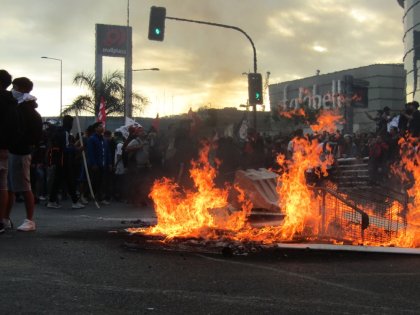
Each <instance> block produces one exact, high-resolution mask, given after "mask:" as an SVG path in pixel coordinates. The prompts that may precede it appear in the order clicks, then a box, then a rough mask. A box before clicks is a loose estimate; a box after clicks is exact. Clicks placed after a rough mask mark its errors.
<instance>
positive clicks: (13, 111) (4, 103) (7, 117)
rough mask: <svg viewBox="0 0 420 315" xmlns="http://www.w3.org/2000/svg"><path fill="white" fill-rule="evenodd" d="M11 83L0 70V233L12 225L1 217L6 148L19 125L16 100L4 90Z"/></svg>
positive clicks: (5, 173)
mask: <svg viewBox="0 0 420 315" xmlns="http://www.w3.org/2000/svg"><path fill="white" fill-rule="evenodd" d="M11 83H12V76H11V75H10V74H9V73H8V72H7V71H6V70H0V111H1V115H0V233H3V232H4V230H5V228H11V227H12V226H11V222H10V220H6V219H3V218H4V217H5V212H6V207H7V199H8V193H7V173H8V155H9V152H8V149H9V147H10V143H11V142H12V141H13V135H14V134H16V131H15V128H16V127H17V126H19V121H18V114H17V102H16V100H15V99H14V97H13V95H12V93H11V92H9V91H7V90H6V89H7V88H8V87H9V85H10V84H11Z"/></svg>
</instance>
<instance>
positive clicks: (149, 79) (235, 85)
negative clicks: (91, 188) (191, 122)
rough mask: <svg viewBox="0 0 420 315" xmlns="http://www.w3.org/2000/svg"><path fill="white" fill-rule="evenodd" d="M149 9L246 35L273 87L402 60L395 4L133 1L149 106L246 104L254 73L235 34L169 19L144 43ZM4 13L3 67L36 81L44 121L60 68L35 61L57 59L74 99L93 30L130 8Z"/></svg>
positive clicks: (22, 3) (140, 81) (121, 21)
mask: <svg viewBox="0 0 420 315" xmlns="http://www.w3.org/2000/svg"><path fill="white" fill-rule="evenodd" d="M152 5H156V6H164V7H166V8H167V15H168V16H172V17H181V18H188V19H196V20H204V21H210V22H216V23H222V24H228V25H233V26H236V27H239V28H241V29H243V30H244V31H245V32H246V33H247V34H248V35H249V36H250V37H251V38H252V40H253V42H254V43H255V47H256V50H257V67H258V71H259V72H261V73H263V74H264V73H265V72H266V71H270V72H271V82H273V83H274V82H280V81H285V80H290V79H295V78H299V77H305V76H308V75H313V74H314V73H315V71H316V69H320V70H321V72H322V73H326V72H333V71H337V70H342V69H347V68H352V67H359V66H362V65H367V64H371V63H377V62H383V63H386V62H401V61H402V53H403V47H402V40H401V39H402V28H403V25H402V22H401V18H402V15H403V10H402V9H401V8H400V7H399V5H398V4H397V2H396V1H394V0H369V1H364V0H353V1H347V0H334V1H332V0H299V1H296V0H282V1H279V0H261V1H255V0H229V1H226V0H212V1H196V0H178V1H173V0H172V1H170V0H154V1H152V0H142V1H130V25H131V26H132V28H133V43H134V46H133V67H136V68H150V67H158V68H160V69H161V71H159V72H148V73H146V72H141V73H137V74H135V75H133V85H134V89H136V90H140V91H141V92H142V93H143V94H145V95H146V96H148V97H149V98H150V99H151V100H154V103H156V99H163V98H167V97H170V98H172V95H175V97H174V107H178V110H183V109H184V108H185V106H187V105H196V104H209V103H211V104H214V105H215V106H221V107H224V106H226V105H229V106H236V105H239V104H240V103H245V102H246V97H247V91H246V77H244V76H242V73H243V72H248V71H253V67H254V63H253V51H252V48H251V45H250V42H249V40H248V39H247V38H246V37H245V36H244V35H243V34H241V33H239V32H237V31H235V30H231V29H224V28H217V27H212V26H207V25H199V24H194V23H186V22H178V21H173V20H166V32H165V40H164V41H163V42H153V41H149V40H148V39H147V29H148V19H149V10H150V7H151V6H152ZM1 8H2V10H1V11H0V28H1V29H2V32H1V33H0V45H1V47H2V48H3V49H4V47H6V48H7V49H6V50H3V53H2V62H1V65H0V68H6V69H8V70H9V71H10V72H11V73H12V74H13V75H15V76H21V75H27V76H30V77H31V78H32V79H33V80H34V82H35V89H34V93H35V92H36V93H37V94H38V95H39V96H40V97H39V100H40V108H41V109H42V111H44V113H47V112H48V109H49V108H51V107H52V108H56V107H54V106H51V105H48V106H45V107H44V106H43V105H42V103H45V104H51V103H52V102H56V101H52V100H56V98H57V95H58V91H56V89H57V82H58V64H57V63H54V61H52V60H43V59H41V58H40V57H41V56H43V55H46V56H50V57H56V58H60V59H62V60H63V84H64V91H63V94H64V98H65V102H71V100H72V99H73V98H74V97H75V96H76V95H77V88H76V87H75V86H74V85H72V80H73V77H74V75H75V74H76V73H78V72H82V71H84V72H88V73H91V72H93V71H94V62H95V58H94V51H95V24H96V23H101V24H115V25H126V23H127V15H126V14H127V2H126V1H112V0H89V1H85V0H72V1H67V0H55V1H51V0H37V1H27V0H2V5H1ZM105 64H106V70H109V71H112V70H117V69H118V70H123V61H122V59H120V58H119V59H117V58H106V60H105ZM164 93H165V95H166V96H165V97H163V94H164ZM171 102H172V100H171ZM160 103H162V102H160ZM163 103H165V104H166V103H167V101H165V102H163ZM235 104H236V105H235ZM162 107H164V106H162ZM171 107H172V106H171ZM163 110H165V108H163ZM171 110H172V109H171ZM174 111H175V112H176V111H177V109H176V108H175V109H174ZM152 115H154V114H152Z"/></svg>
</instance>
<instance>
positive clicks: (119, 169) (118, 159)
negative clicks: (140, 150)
mask: <svg viewBox="0 0 420 315" xmlns="http://www.w3.org/2000/svg"><path fill="white" fill-rule="evenodd" d="M122 147H123V143H121V142H120V143H118V144H117V147H116V149H115V159H114V161H115V174H116V175H122V174H125V167H124V163H123V161H122Z"/></svg>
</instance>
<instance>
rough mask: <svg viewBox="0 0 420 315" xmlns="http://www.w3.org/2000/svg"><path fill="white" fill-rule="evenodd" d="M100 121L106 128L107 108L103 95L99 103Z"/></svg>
mask: <svg viewBox="0 0 420 315" xmlns="http://www.w3.org/2000/svg"><path fill="white" fill-rule="evenodd" d="M98 121H100V122H101V123H102V124H103V125H104V129H105V128H106V108H105V100H104V98H103V97H101V103H100V104H99V113H98Z"/></svg>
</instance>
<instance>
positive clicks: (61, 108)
mask: <svg viewBox="0 0 420 315" xmlns="http://www.w3.org/2000/svg"><path fill="white" fill-rule="evenodd" d="M41 58H42V59H51V60H57V61H60V115H59V116H61V113H62V112H63V60H62V59H59V58H52V57H46V56H42V57H41Z"/></svg>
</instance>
